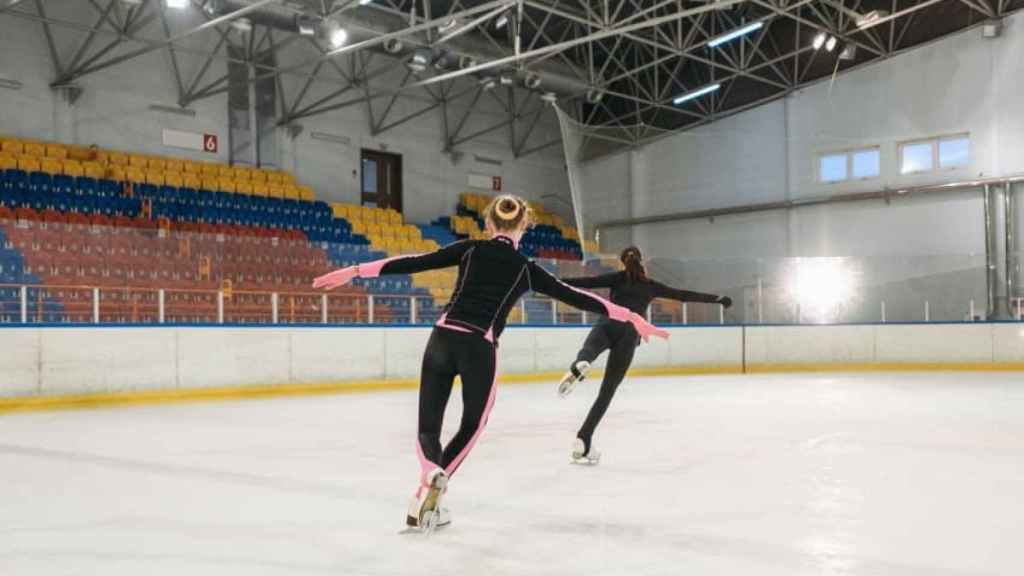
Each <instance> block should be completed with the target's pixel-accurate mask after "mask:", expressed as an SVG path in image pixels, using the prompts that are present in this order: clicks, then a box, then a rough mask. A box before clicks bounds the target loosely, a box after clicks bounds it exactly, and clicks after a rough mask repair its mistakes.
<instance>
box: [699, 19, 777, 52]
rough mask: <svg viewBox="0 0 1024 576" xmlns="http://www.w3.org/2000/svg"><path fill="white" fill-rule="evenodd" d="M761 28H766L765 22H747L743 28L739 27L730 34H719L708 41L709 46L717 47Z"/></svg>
mask: <svg viewBox="0 0 1024 576" xmlns="http://www.w3.org/2000/svg"><path fill="white" fill-rule="evenodd" d="M761 28H764V22H753V23H751V24H747V25H746V26H744V27H742V28H737V29H736V30H733V31H732V32H729V33H728V34H723V35H722V36H719V37H718V38H715V39H714V40H711V41H710V42H708V48H715V47H717V46H721V45H722V44H725V43H726V42H728V41H730V40H735V39H737V38H739V37H740V36H745V35H747V34H750V33H751V32H754V31H756V30H760V29H761Z"/></svg>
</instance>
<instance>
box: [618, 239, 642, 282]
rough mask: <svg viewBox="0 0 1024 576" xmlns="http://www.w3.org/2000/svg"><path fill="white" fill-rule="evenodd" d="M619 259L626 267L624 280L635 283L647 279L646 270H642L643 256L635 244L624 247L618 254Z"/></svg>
mask: <svg viewBox="0 0 1024 576" xmlns="http://www.w3.org/2000/svg"><path fill="white" fill-rule="evenodd" d="M619 260H620V261H622V265H623V266H625V268H626V282H628V283H629V284H636V283H637V282H646V281H647V271H646V270H644V257H643V254H641V253H640V249H639V248H637V247H636V246H630V247H629V248H626V249H625V250H623V251H622V254H620V255H619Z"/></svg>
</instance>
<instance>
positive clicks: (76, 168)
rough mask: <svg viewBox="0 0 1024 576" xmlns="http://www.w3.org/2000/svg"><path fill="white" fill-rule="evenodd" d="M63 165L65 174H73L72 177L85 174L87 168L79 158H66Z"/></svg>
mask: <svg viewBox="0 0 1024 576" xmlns="http://www.w3.org/2000/svg"><path fill="white" fill-rule="evenodd" d="M62 166H63V168H64V170H63V172H64V175H65V176H71V177H72V178H79V177H81V176H85V168H84V167H83V166H82V163H81V162H79V161H78V160H65V161H64V162H63V163H62Z"/></svg>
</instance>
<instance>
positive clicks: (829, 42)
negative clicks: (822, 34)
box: [825, 36, 839, 52]
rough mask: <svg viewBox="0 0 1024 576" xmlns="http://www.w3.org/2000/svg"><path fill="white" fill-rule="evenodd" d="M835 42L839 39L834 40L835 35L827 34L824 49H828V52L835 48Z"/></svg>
mask: <svg viewBox="0 0 1024 576" xmlns="http://www.w3.org/2000/svg"><path fill="white" fill-rule="evenodd" d="M837 42H839V41H838V40H836V37H835V36H829V37H828V40H826V41H825V50H828V51H829V52H831V51H833V50H835V49H836V43H837Z"/></svg>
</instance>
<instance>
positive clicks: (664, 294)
mask: <svg viewBox="0 0 1024 576" xmlns="http://www.w3.org/2000/svg"><path fill="white" fill-rule="evenodd" d="M564 281H565V283H566V284H569V285H571V286H577V287H579V288H610V289H611V301H612V302H613V303H615V304H618V305H619V306H625V307H626V308H629V309H630V310H632V311H633V312H636V313H637V314H640V315H643V314H644V313H645V312H646V311H647V306H649V305H650V303H651V301H652V300H654V299H655V298H669V299H671V300H678V301H680V302H708V303H714V302H718V301H719V296H716V295H714V294H704V293H702V292H691V291H689V290H677V289H676V288H672V287H670V286H666V285H664V284H662V283H661V282H656V281H654V280H650V279H648V280H641V281H639V282H630V281H629V280H628V279H627V278H626V273H625V272H622V271H620V272H612V273H610V274H602V275H601V276H584V277H580V278H565V280H564Z"/></svg>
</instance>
